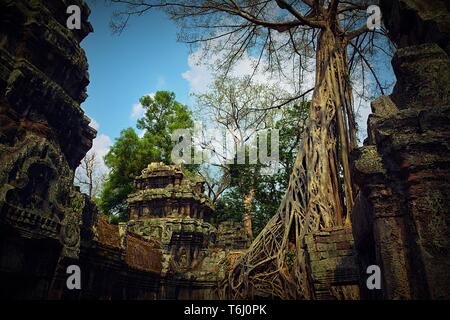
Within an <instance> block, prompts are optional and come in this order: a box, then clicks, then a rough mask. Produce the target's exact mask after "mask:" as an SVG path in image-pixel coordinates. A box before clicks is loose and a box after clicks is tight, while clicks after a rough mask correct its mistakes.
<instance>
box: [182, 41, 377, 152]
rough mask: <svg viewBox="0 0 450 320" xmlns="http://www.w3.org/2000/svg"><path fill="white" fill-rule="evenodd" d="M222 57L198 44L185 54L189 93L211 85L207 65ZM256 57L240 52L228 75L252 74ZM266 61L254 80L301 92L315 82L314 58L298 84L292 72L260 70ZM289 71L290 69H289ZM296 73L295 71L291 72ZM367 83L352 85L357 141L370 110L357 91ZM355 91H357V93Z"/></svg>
mask: <svg viewBox="0 0 450 320" xmlns="http://www.w3.org/2000/svg"><path fill="white" fill-rule="evenodd" d="M221 60H223V57H222V56H220V55H216V56H212V57H210V56H205V55H204V54H203V49H202V48H201V47H200V48H199V49H198V50H197V51H195V52H193V53H191V54H190V55H189V57H188V66H189V69H188V70H187V71H186V72H184V73H182V77H183V78H184V79H185V80H186V81H188V83H189V87H190V92H191V93H204V92H206V91H207V90H208V89H209V87H210V86H211V84H212V82H213V81H214V72H213V71H212V69H213V68H211V66H217V65H218V63H220V61H221ZM256 63H257V60H256V59H255V58H253V57H251V56H249V55H248V54H244V55H243V56H242V58H241V59H240V60H239V61H237V62H236V64H235V66H234V67H233V69H232V70H231V72H230V75H231V76H234V77H241V76H248V75H252V74H253V70H254V66H255V65H256ZM266 68H267V62H266V61H264V60H261V62H260V64H259V66H258V70H257V71H256V72H255V74H254V75H253V79H254V80H255V82H259V83H267V84H277V85H279V86H280V88H282V89H284V90H286V91H287V92H290V93H294V92H304V91H306V90H309V89H311V88H313V87H314V85H315V61H314V59H311V60H310V61H308V63H307V69H308V71H305V72H304V74H303V81H302V83H300V88H298V87H297V88H295V87H294V86H293V85H292V83H293V81H290V80H289V77H292V74H288V75H287V79H279V78H278V77H277V76H271V75H270V74H269V73H268V72H264V71H263V70H266ZM289 72H291V71H289ZM295 76H297V77H298V74H297V75H295ZM367 90H368V89H367V83H366V88H363V87H362V83H361V82H360V81H355V84H354V86H353V97H354V104H355V106H354V109H355V111H357V119H356V120H357V123H358V128H359V132H358V137H359V140H360V143H362V141H363V140H364V138H365V137H367V118H368V116H369V114H370V113H371V109H370V101H367V100H365V99H362V98H361V97H360V94H362V93H363V92H364V94H365V95H366V96H367V94H368V91H367ZM358 93H359V94H358ZM311 96H312V93H311V94H309V95H308V96H307V98H308V97H309V98H311Z"/></svg>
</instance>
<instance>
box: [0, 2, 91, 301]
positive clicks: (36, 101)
mask: <svg viewBox="0 0 450 320" xmlns="http://www.w3.org/2000/svg"><path fill="white" fill-rule="evenodd" d="M70 4H77V5H79V6H80V8H81V9H82V14H81V17H82V23H81V25H82V28H81V30H74V31H71V30H69V29H67V28H66V19H67V17H68V15H67V14H66V9H67V7H68V5H70ZM88 16H89V9H88V8H87V7H86V6H85V4H84V2H82V1H70V3H69V2H68V1H62V0H59V1H27V0H18V1H7V0H1V1H0V283H1V284H2V285H1V286H0V287H1V289H0V296H6V297H9V298H14V297H16V298H43V297H47V294H48V292H49V290H51V289H50V288H51V287H52V285H54V282H53V277H54V275H55V270H57V271H56V273H58V272H59V271H58V270H60V269H62V267H63V266H64V265H65V263H66V262H69V261H73V260H74V259H77V258H78V257H79V252H80V223H81V214H82V210H83V207H84V201H85V199H84V197H83V196H81V194H80V193H79V192H78V191H77V190H76V189H75V188H74V187H73V176H74V171H75V169H76V167H77V166H78V164H79V163H80V160H81V159H82V158H83V157H84V155H85V154H86V152H87V151H88V150H89V149H90V148H91V146H92V139H93V138H94V137H95V134H96V132H95V130H94V129H92V128H90V127H89V122H90V120H89V119H88V118H87V117H86V116H85V115H84V112H83V111H82V109H81V108H80V103H82V102H83V101H84V100H85V98H86V86H87V85H88V83H89V80H88V73H87V68H88V65H87V61H86V57H85V54H84V51H83V50H82V49H81V48H80V45H79V43H80V41H81V40H82V39H83V38H84V37H85V36H86V35H87V34H88V33H89V32H90V31H92V27H91V25H90V24H89V23H88V22H87V18H88ZM64 272H65V270H64Z"/></svg>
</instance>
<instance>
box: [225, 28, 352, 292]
mask: <svg viewBox="0 0 450 320" xmlns="http://www.w3.org/2000/svg"><path fill="white" fill-rule="evenodd" d="M336 29H337V28H336ZM346 45H347V44H346V43H345V42H344V41H343V39H340V38H339V37H338V36H336V34H335V33H333V30H332V29H330V28H325V29H322V30H321V31H320V34H319V38H318V47H317V51H316V83H315V89H314V93H313V97H312V101H311V110H310V117H309V123H308V126H307V130H306V131H305V133H304V137H303V140H302V141H303V144H302V148H301V149H300V151H299V153H298V155H297V158H296V160H295V164H294V167H293V170H292V174H291V177H290V180H289V185H288V188H287V190H286V194H285V196H284V198H283V200H282V202H281V204H280V207H279V209H278V212H277V214H275V215H274V217H273V218H272V219H271V220H270V221H269V223H268V224H267V225H266V227H265V228H264V229H263V230H262V231H261V233H260V234H259V235H258V236H257V237H256V239H255V240H254V241H253V243H252V245H251V247H250V248H249V250H248V251H247V252H246V254H245V255H244V256H243V257H241V259H240V260H239V262H238V263H237V264H236V265H235V266H234V267H233V269H232V271H231V272H230V274H229V279H228V282H227V284H225V285H224V288H225V289H224V290H225V291H224V292H225V297H228V298H229V297H230V295H228V294H227V293H226V290H230V291H231V297H232V298H235V299H247V298H253V297H254V296H255V295H257V296H261V297H277V298H281V299H308V298H311V297H312V291H311V288H310V279H308V271H307V267H306V263H305V255H304V252H303V239H304V236H305V234H306V233H308V232H311V231H316V230H319V229H321V228H329V227H332V226H336V225H343V224H344V221H345V222H346V223H349V221H350V212H351V209H352V207H353V201H354V200H353V189H354V188H353V183H352V181H351V174H350V165H349V153H350V151H351V149H352V148H354V147H355V146H356V134H355V127H354V118H353V109H352V99H351V97H352V94H351V87H350V84H349V81H348V77H349V76H348V75H349V70H348V65H347V52H346ZM292 255H294V259H292ZM292 260H293V262H292ZM288 261H290V262H288Z"/></svg>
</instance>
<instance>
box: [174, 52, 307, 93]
mask: <svg viewBox="0 0 450 320" xmlns="http://www.w3.org/2000/svg"><path fill="white" fill-rule="evenodd" d="M223 60H224V55H220V54H219V55H214V56H210V55H204V51H203V49H202V48H199V49H198V50H197V51H195V52H193V53H191V54H190V55H189V57H188V66H189V69H188V70H187V71H185V72H184V73H182V74H181V76H182V77H183V79H185V80H186V81H187V82H188V83H189V87H190V92H191V93H204V92H206V91H207V90H208V88H209V87H210V86H211V84H212V82H213V81H214V71H213V70H214V69H216V67H217V66H218V65H219V63H220V62H221V61H223ZM313 64H314V63H313V62H312V65H313ZM310 65H311V64H310ZM256 66H257V67H258V68H257V70H256V72H254V70H255V67H256ZM309 68H310V70H311V72H306V73H305V74H304V77H303V84H302V87H301V90H308V89H310V88H311V87H312V86H313V85H314V77H315V74H314V68H311V67H309ZM267 69H268V64H267V61H266V60H264V59H261V61H260V62H259V64H258V59H257V58H254V57H252V56H249V55H248V54H247V53H244V54H243V55H242V57H241V58H240V59H239V60H238V61H236V63H235V64H234V66H233V68H232V69H231V70H230V71H229V75H230V76H232V77H244V76H252V79H253V81H255V82H257V83H267V84H272V85H274V84H276V85H278V86H279V87H280V88H281V89H284V90H286V91H287V92H289V93H294V92H298V88H295V87H294V85H293V83H294V82H295V81H292V79H294V78H295V79H298V74H294V73H293V72H295V73H297V71H293V70H289V71H288V72H287V74H286V77H281V79H280V77H277V76H276V75H273V74H270V73H269V72H267V71H265V70H267Z"/></svg>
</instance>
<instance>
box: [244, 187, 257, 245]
mask: <svg viewBox="0 0 450 320" xmlns="http://www.w3.org/2000/svg"><path fill="white" fill-rule="evenodd" d="M254 196H255V190H254V189H253V188H251V189H250V190H249V191H248V192H247V193H246V194H245V195H244V219H243V222H244V229H245V233H246V234H247V237H248V239H249V240H250V241H253V223H252V220H253V219H252V205H253V199H254Z"/></svg>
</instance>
